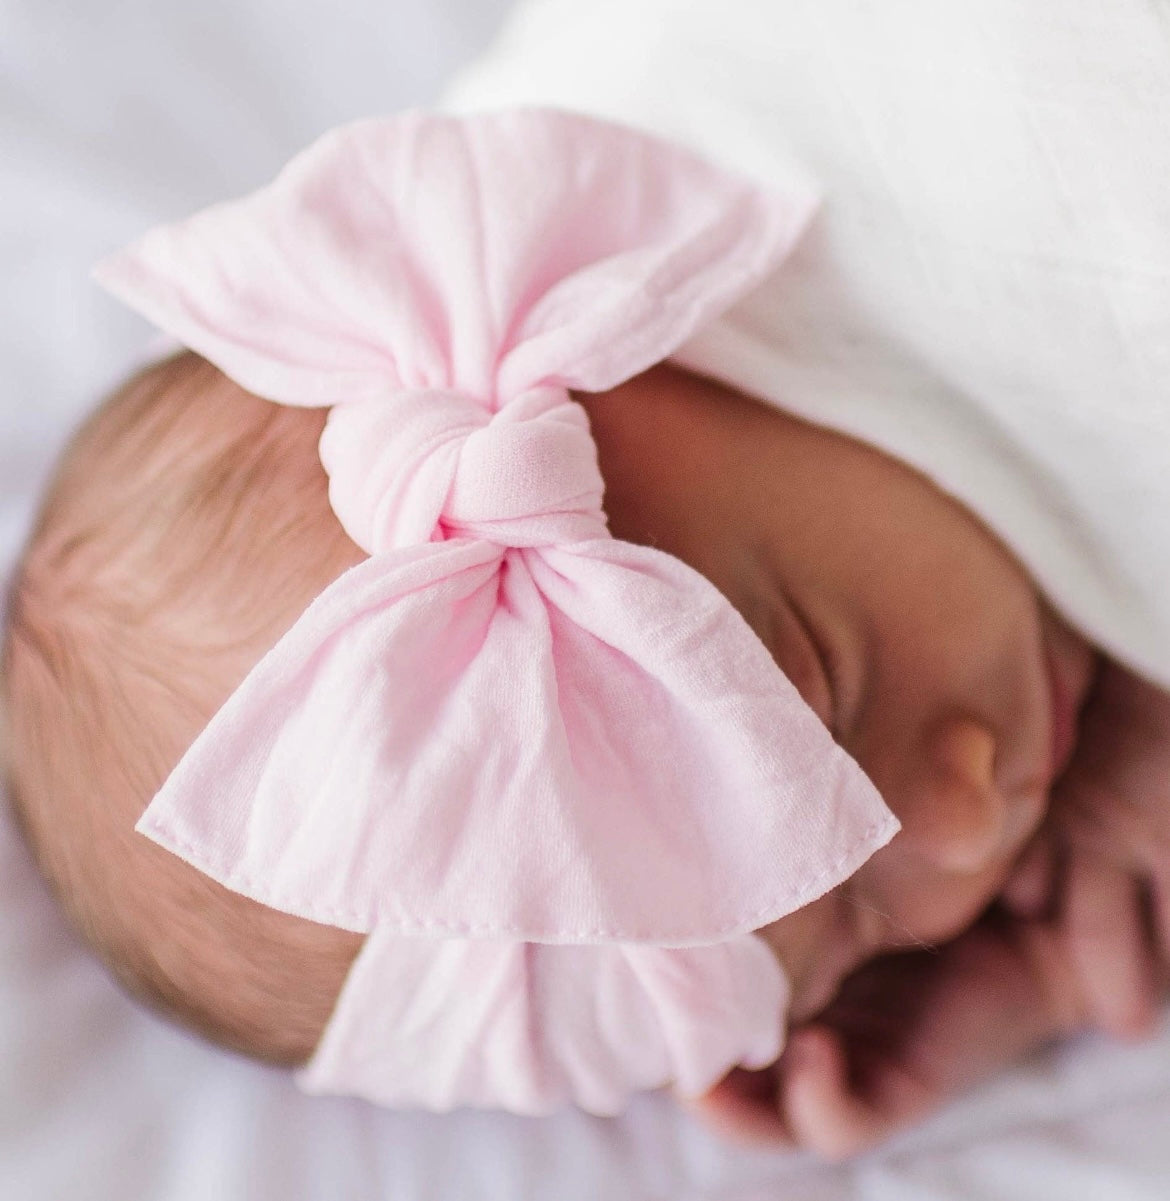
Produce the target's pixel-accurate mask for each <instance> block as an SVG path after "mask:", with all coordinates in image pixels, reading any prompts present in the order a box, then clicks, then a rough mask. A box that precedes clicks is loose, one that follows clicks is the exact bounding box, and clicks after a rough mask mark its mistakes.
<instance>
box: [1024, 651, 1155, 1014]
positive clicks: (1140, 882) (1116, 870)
mask: <svg viewBox="0 0 1170 1201" xmlns="http://www.w3.org/2000/svg"><path fill="white" fill-rule="evenodd" d="M1051 829H1052V830H1053V831H1054V837H1053V839H1052V842H1051V843H1050V846H1049V850H1048V853H1047V854H1045V853H1044V851H1043V850H1041V851H1038V852H1037V856H1038V864H1039V866H1038V868H1036V869H1034V871H1033V876H1034V879H1033V880H1032V881H1031V882H1030V883H1029V881H1028V879H1027V875H1028V873H1027V872H1026V871H1025V872H1023V873H1021V874H1020V876H1019V878H1018V879H1017V881H1016V882H1015V884H1014V885H1013V886H1012V887H1010V888H1009V890H1008V893H1007V897H1006V899H1007V901H1008V903H1009V904H1012V905H1013V907H1014V908H1015V909H1016V911H1017V912H1023V913H1026V912H1027V911H1028V908H1029V905H1030V904H1034V903H1035V901H1036V898H1037V897H1040V896H1042V895H1043V894H1044V892H1045V891H1047V892H1048V893H1049V895H1050V896H1052V895H1055V896H1057V897H1058V898H1059V907H1060V909H1061V911H1062V914H1063V926H1064V936H1065V940H1066V943H1067V948H1068V953H1069V956H1070V959H1071V962H1072V964H1073V966H1074V969H1075V970H1076V972H1077V975H1078V978H1079V981H1080V986H1081V988H1082V991H1083V992H1084V995H1085V998H1086V1001H1087V1004H1088V1009H1089V1017H1090V1019H1091V1020H1092V1022H1093V1023H1094V1024H1095V1025H1097V1026H1098V1027H1100V1028H1101V1029H1104V1030H1108V1031H1111V1032H1113V1033H1117V1034H1122V1035H1134V1034H1141V1033H1143V1032H1144V1031H1146V1030H1148V1029H1149V1027H1150V1025H1151V1024H1152V1022H1153V1019H1154V1015H1155V1011H1156V1002H1157V996H1158V991H1159V983H1160V982H1163V981H1164V980H1165V979H1166V975H1167V972H1168V970H1170V695H1168V694H1167V693H1166V692H1163V691H1162V690H1161V689H1159V688H1155V687H1154V686H1153V685H1152V684H1148V683H1146V682H1145V681H1144V680H1141V679H1139V678H1138V677H1137V676H1135V675H1133V674H1132V673H1130V672H1128V671H1126V670H1125V669H1124V668H1121V667H1118V666H1117V665H1116V664H1113V663H1105V664H1104V665H1103V666H1102V668H1101V671H1100V673H1099V675H1098V678H1097V681H1096V684H1095V686H1094V689H1093V692H1092V693H1091V695H1090V697H1089V700H1088V703H1087V705H1086V706H1085V710H1084V713H1083V715H1082V718H1081V722H1080V736H1079V741H1078V746H1077V751H1076V754H1075V756H1074V758H1073V760H1072V762H1071V763H1070V765H1069V768H1068V771H1067V772H1066V773H1065V774H1064V776H1063V777H1062V778H1061V780H1060V781H1059V783H1058V785H1057V788H1056V790H1055V792H1054V796H1053V805H1052V821H1051ZM1046 869H1047V870H1046ZM1046 874H1047V875H1048V877H1049V885H1048V887H1047V889H1045V887H1044V884H1043V878H1044V876H1045V875H1046ZM1029 893H1031V894H1032V895H1031V897H1029V896H1028V894H1029Z"/></svg>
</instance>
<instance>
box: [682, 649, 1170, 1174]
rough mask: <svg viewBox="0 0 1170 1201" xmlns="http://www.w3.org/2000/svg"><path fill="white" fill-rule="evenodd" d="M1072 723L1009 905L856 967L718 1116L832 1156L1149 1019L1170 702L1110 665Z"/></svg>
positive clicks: (1163, 933)
mask: <svg viewBox="0 0 1170 1201" xmlns="http://www.w3.org/2000/svg"><path fill="white" fill-rule="evenodd" d="M1079 733H1080V737H1079V741H1078V747H1077V751H1076V754H1075V755H1074V758H1073V760H1072V762H1071V763H1070V765H1069V768H1068V770H1067V771H1066V773H1065V775H1064V776H1063V777H1062V779H1061V781H1060V782H1059V785H1058V787H1057V788H1056V789H1055V790H1054V798H1053V807H1052V812H1051V817H1050V820H1049V822H1048V824H1047V825H1046V827H1045V829H1044V831H1043V832H1042V834H1041V836H1040V837H1039V838H1038V839H1037V841H1036V843H1035V844H1034V845H1033V847H1032V848H1031V849H1030V851H1029V852H1028V854H1027V855H1026V856H1025V857H1024V859H1023V860H1022V861H1021V864H1020V865H1019V868H1018V870H1017V872H1016V874H1015V876H1014V877H1013V879H1012V880H1011V881H1010V882H1009V884H1008V886H1007V888H1006V889H1005V895H1004V905H1003V906H1002V907H1001V908H1000V909H999V910H998V911H997V912H996V913H994V914H993V915H990V916H988V917H986V918H985V919H984V920H983V921H981V922H980V923H979V924H978V925H976V926H975V927H974V928H973V929H972V930H970V931H968V932H967V933H966V934H964V935H962V936H961V937H960V938H958V939H956V940H955V941H954V942H952V943H950V944H948V945H947V946H944V947H943V948H941V949H940V950H938V951H937V952H932V953H929V952H919V953H915V954H912V955H900V956H897V957H891V958H887V959H884V960H880V961H877V962H875V963H872V964H870V965H868V966H866V967H865V968H863V969H861V970H860V971H859V972H857V973H856V974H855V975H854V976H853V977H852V978H850V979H849V980H848V981H847V982H846V984H845V986H844V987H843V989H842V991H841V994H840V996H839V997H838V998H837V1000H836V1001H835V1002H834V1003H833V1004H832V1005H831V1006H830V1007H829V1008H828V1009H827V1010H826V1011H825V1012H824V1013H823V1014H822V1015H821V1016H820V1017H819V1018H818V1019H817V1020H816V1021H815V1022H814V1023H812V1024H810V1025H808V1026H806V1027H804V1028H802V1029H798V1030H796V1031H794V1032H793V1033H792V1035H791V1037H790V1039H789V1044H788V1048H787V1050H786V1051H785V1054H784V1056H783V1058H782V1059H781V1061H780V1063H779V1064H777V1065H776V1066H775V1067H773V1068H772V1069H769V1070H768V1071H767V1072H765V1073H746V1072H737V1073H734V1074H733V1075H732V1076H731V1077H729V1078H728V1079H727V1080H726V1081H724V1082H722V1083H721V1084H720V1085H719V1086H718V1087H717V1088H716V1089H714V1090H713V1091H712V1093H711V1094H709V1095H708V1097H706V1098H704V1101H703V1103H702V1106H703V1108H704V1110H705V1112H706V1114H707V1116H708V1118H709V1120H711V1121H713V1122H714V1123H715V1124H716V1125H719V1126H721V1127H722V1128H723V1129H724V1130H725V1131H726V1132H727V1133H729V1134H731V1135H732V1136H733V1137H738V1138H739V1139H740V1140H741V1141H753V1142H760V1143H771V1144H773V1145H777V1144H784V1143H788V1144H795V1145H799V1146H802V1147H806V1148H809V1149H812V1150H814V1151H817V1152H819V1153H820V1154H822V1155H825V1156H827V1157H832V1158H839V1157H841V1156H845V1155H850V1154H854V1153H856V1152H858V1151H862V1150H865V1149H866V1148H868V1147H871V1146H873V1145H875V1144H877V1143H879V1142H880V1141H882V1140H883V1139H885V1138H887V1137H888V1136H889V1135H891V1134H893V1133H894V1132H895V1131H897V1130H899V1129H901V1128H903V1127H905V1126H908V1125H910V1124H912V1123H913V1122H914V1121H916V1120H918V1119H920V1118H922V1117H924V1116H925V1115H926V1114H928V1113H929V1112H930V1111H931V1110H933V1109H935V1108H937V1107H938V1106H939V1105H940V1104H941V1103H942V1102H943V1101H945V1100H946V1099H947V1098H948V1097H950V1096H953V1095H955V1094H956V1093H958V1092H959V1091H961V1090H962V1089H964V1088H966V1087H969V1086H971V1085H973V1084H975V1083H977V1082H978V1081H980V1080H981V1079H984V1078H986V1077H987V1076H989V1075H991V1074H992V1073H993V1072H995V1071H996V1070H998V1069H1001V1068H1003V1067H1006V1066H1008V1065H1009V1064H1010V1063H1012V1062H1013V1061H1015V1060H1017V1059H1019V1058H1020V1057H1021V1056H1023V1055H1024V1054H1026V1053H1027V1052H1029V1051H1031V1050H1034V1049H1037V1048H1039V1047H1041V1046H1043V1045H1044V1044H1045V1043H1047V1042H1049V1041H1051V1040H1052V1039H1054V1038H1059V1037H1061V1036H1063V1035H1067V1034H1069V1033H1072V1032H1073V1031H1075V1030H1078V1029H1087V1028H1093V1027H1096V1028H1099V1029H1102V1030H1106V1031H1109V1032H1112V1033H1115V1034H1121V1035H1126V1036H1133V1035H1138V1034H1141V1033H1143V1032H1145V1031H1146V1030H1148V1028H1149V1027H1150V1025H1151V1023H1152V1021H1153V1018H1154V1014H1155V1010H1156V1001H1157V997H1158V993H1159V990H1160V988H1164V986H1165V983H1166V981H1167V979H1168V978H1170V696H1168V695H1167V694H1166V693H1165V692H1162V691H1160V690H1159V689H1157V688H1154V687H1153V686H1151V685H1149V684H1147V683H1145V682H1144V681H1142V680H1140V679H1138V678H1137V677H1135V676H1133V675H1132V674H1131V673H1129V672H1126V671H1124V670H1123V669H1122V668H1119V667H1117V666H1116V665H1114V664H1108V663H1107V664H1105V665H1104V666H1103V667H1102V669H1101V671H1100V673H1099V677H1098V679H1097V682H1096V686H1095V688H1094V690H1093V693H1092V695H1091V697H1090V699H1089V702H1088V704H1087V705H1086V707H1085V711H1084V713H1083V716H1082V720H1081V723H1080V732H1079Z"/></svg>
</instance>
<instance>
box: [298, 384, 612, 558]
mask: <svg viewBox="0 0 1170 1201" xmlns="http://www.w3.org/2000/svg"><path fill="white" fill-rule="evenodd" d="M321 460H322V462H323V463H324V464H325V469H326V471H327V472H328V473H329V498H330V502H331V503H332V505H333V508H334V511H335V512H336V513H337V516H338V518H339V519H340V521H341V523H342V525H344V526H345V529H346V532H347V533H348V534H349V536H350V537H351V538H352V539H353V540H354V541H355V542H356V543H357V544H358V545H359V546H361V547H362V548H363V549H365V550H367V551H368V552H369V553H370V554H378V553H380V552H383V551H387V550H390V549H393V548H394V547H402V546H412V545H417V544H418V543H420V542H428V541H437V540H441V539H442V538H444V537H448V536H457V537H472V538H479V539H482V540H484V541H487V542H494V543H496V544H497V545H500V546H505V547H521V546H565V545H569V544H572V543H574V542H583V541H585V540H586V539H589V538H597V537H605V535H606V526H605V514H604V513H603V511H602V508H601V497H602V491H603V483H602V479H601V472H600V470H599V469H598V466H597V448H596V446H595V445H594V443H593V438H592V436H591V435H590V433H589V419H588V417H587V416H586V414H585V410H584V409H583V408H582V407H581V406H580V405H579V404H577V403H576V402H575V401H573V400H571V399H570V397H569V394H568V391H567V390H566V389H564V388H559V387H547V386H546V387H535V388H529V389H526V390H525V391H523V392H522V393H520V395H519V396H517V397H516V398H515V399H514V400H511V401H508V402H506V403H505V404H504V405H503V406H502V407H501V408H500V409H499V411H498V412H496V413H494V414H493V413H492V412H490V410H489V409H488V407H487V406H486V405H485V404H483V403H482V402H480V401H477V400H475V399H474V398H473V397H471V396H470V395H468V394H466V393H463V392H459V391H455V390H450V389H438V388H421V389H414V390H403V391H400V392H398V393H396V394H395V395H394V396H393V398H392V399H391V400H390V401H386V400H370V401H364V402H361V403H357V404H349V405H339V406H337V408H335V409H333V410H332V411H331V412H330V414H329V419H328V421H327V422H326V426H325V432H324V433H323V434H322V437H321Z"/></svg>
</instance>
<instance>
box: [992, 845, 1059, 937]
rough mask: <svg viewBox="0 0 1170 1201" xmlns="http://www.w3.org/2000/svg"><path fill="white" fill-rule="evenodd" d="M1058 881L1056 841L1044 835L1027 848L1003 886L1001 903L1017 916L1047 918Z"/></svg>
mask: <svg viewBox="0 0 1170 1201" xmlns="http://www.w3.org/2000/svg"><path fill="white" fill-rule="evenodd" d="M1055 879H1056V853H1055V848H1054V847H1053V843H1052V838H1051V837H1050V836H1049V835H1048V834H1042V835H1040V836H1039V837H1037V838H1035V839H1033V841H1032V842H1031V843H1029V844H1028V846H1027V847H1026V848H1025V849H1024V852H1023V854H1022V855H1021V856H1020V859H1019V862H1018V863H1017V864H1016V866H1015V868H1014V869H1013V871H1012V874H1011V875H1010V876H1009V877H1008V879H1007V882H1006V883H1005V884H1004V886H1003V891H1002V893H1001V894H1000V901H1001V903H1002V904H1003V905H1004V907H1005V908H1007V909H1008V910H1009V912H1011V913H1013V914H1014V915H1015V916H1016V917H1019V918H1024V919H1038V918H1041V917H1044V916H1045V915H1046V914H1047V913H1048V912H1049V909H1050V907H1051V905H1052V895H1053V890H1054V889H1053V885H1054V881H1055Z"/></svg>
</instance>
